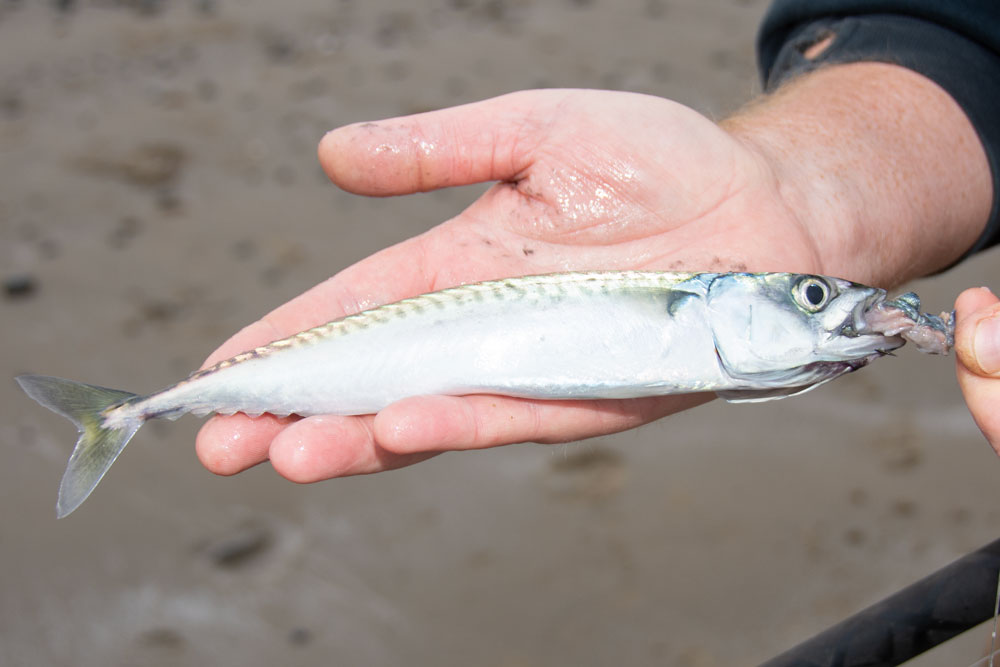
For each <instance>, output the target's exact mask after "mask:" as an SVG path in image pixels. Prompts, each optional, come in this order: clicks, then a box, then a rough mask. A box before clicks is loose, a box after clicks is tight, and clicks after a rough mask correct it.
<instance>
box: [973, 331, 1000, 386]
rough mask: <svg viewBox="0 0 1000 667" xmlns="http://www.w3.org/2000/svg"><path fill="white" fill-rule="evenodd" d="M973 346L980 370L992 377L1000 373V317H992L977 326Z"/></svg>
mask: <svg viewBox="0 0 1000 667" xmlns="http://www.w3.org/2000/svg"><path fill="white" fill-rule="evenodd" d="M972 344H973V345H974V347H975V351H976V361H977V362H979V367H980V368H982V369H983V370H984V371H985V372H987V373H989V374H991V375H992V374H993V373H996V372H998V371H1000V317H990V318H987V319H985V320H983V321H981V322H980V323H979V324H977V325H976V335H975V337H974V339H973V341H972Z"/></svg>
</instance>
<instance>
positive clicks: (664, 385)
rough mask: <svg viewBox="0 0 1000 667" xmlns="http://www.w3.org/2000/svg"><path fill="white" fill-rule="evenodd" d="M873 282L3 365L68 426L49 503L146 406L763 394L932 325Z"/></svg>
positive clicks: (737, 289) (911, 298) (825, 376)
mask: <svg viewBox="0 0 1000 667" xmlns="http://www.w3.org/2000/svg"><path fill="white" fill-rule="evenodd" d="M886 297H887V294H886V292H885V290H883V289H879V288H874V287H868V286H865V285H860V284H857V283H852V282H850V281H847V280H842V279H839V278H831V277H826V276H818V275H805V274H793V273H679V272H657V271H598V272H572V273H555V274H544V275H535V276H521V277H514V278H507V279H501V280H491V281H486V282H479V283H473V284H466V285H460V286H457V287H451V288H448V289H443V290H440V291H437V292H431V293H428V294H422V295H419V296H414V297H411V298H407V299H403V300H401V301H397V302H395V303H390V304H386V305H381V306H378V307H375V308H371V309H369V310H365V311H363V312H359V313H357V314H353V315H348V316H346V317H342V318H340V319H336V320H333V321H331V322H327V323H326V324H322V325H320V326H317V327H313V328H311V329H307V330H305V331H301V332H299V333H296V334H294V335H292V336H289V337H287V338H283V339H281V340H276V341H274V342H272V343H269V344H267V345H263V346H260V347H257V348H255V349H252V350H249V351H246V352H244V353H242V354H238V355H236V356H234V357H232V358H230V359H227V360H225V361H220V362H219V363H217V364H215V365H214V366H212V367H210V368H205V369H202V370H198V371H195V372H193V373H192V374H190V375H189V376H188V377H187V378H185V379H183V380H181V381H179V382H177V383H175V384H173V385H171V386H169V387H167V388H165V389H162V390H160V391H156V392H153V393H151V394H147V395H137V394H133V393H130V392H126V391H121V390H118V389H109V388H106V387H100V386H95V385H89V384H83V383H79V382H75V381H72V380H66V379H62V378H55V377H49V376H43V375H21V376H18V377H17V378H16V380H17V382H18V383H19V384H20V386H21V388H22V389H23V390H24V391H25V392H26V393H27V394H28V396H30V397H31V398H33V399H34V400H36V401H37V402H38V403H40V404H42V405H43V406H45V407H47V408H49V409H51V410H53V411H54V412H56V413H58V414H60V415H62V416H64V417H66V418H68V419H69V420H70V421H72V422H73V423H74V424H75V425H76V427H77V430H78V431H79V439H78V440H77V444H76V447H75V449H74V450H73V453H72V455H71V456H70V459H69V463H68V465H67V467H66V472H65V474H64V475H63V478H62V482H61V483H60V487H59V497H58V502H57V505H56V513H57V516H58V517H60V518H61V517H64V516H66V515H68V514H69V513H71V512H72V511H73V510H75V509H76V508H77V507H79V506H80V504H81V503H82V502H83V501H84V500H85V499H86V498H87V497H88V496H89V495H90V493H91V492H92V491H93V490H94V488H95V487H96V486H97V484H98V482H100V480H101V479H102V478H103V477H104V475H105V473H106V472H107V471H108V469H109V468H110V467H111V465H112V464H113V463H114V461H115V460H116V459H117V458H118V456H119V454H121V452H122V450H123V449H124V448H125V446H126V445H127V444H128V442H129V441H130V440H131V439H132V437H133V436H134V435H135V433H136V432H137V431H138V430H139V428H140V427H141V426H142V425H143V424H144V423H146V422H147V421H149V420H150V419H157V418H165V419H170V420H174V419H177V418H178V417H180V416H181V415H183V414H186V413H191V414H194V415H198V416H205V415H208V414H223V415H228V414H234V413H237V412H242V413H245V414H247V415H250V416H258V415H261V414H263V413H270V414H273V415H278V416H286V415H291V414H295V415H301V416H309V415H320V414H334V415H361V414H373V413H376V412H378V411H379V410H381V409H382V408H384V407H386V406H387V405H389V404H391V403H393V402H395V401H398V400H400V399H403V398H406V397H409V396H417V395H427V394H446V395H469V394H500V395H505V396H517V397H524V398H532V399H543V400H545V399H621V398H636V397H642V396H659V395H667V394H681V393H693V392H715V393H716V394H717V395H718V396H720V397H722V398H724V399H726V400H729V401H733V402H755V401H765V400H774V399H779V398H784V397H786V396H793V395H796V394H800V393H802V392H805V391H808V390H811V389H814V388H816V387H818V386H820V385H822V384H824V383H826V382H829V381H831V380H833V379H835V378H837V377H840V376H841V375H844V374H845V373H849V372H852V371H855V370H857V369H859V368H861V367H863V366H866V365H867V364H869V363H870V362H871V361H873V360H874V359H877V358H879V357H882V356H885V355H887V354H889V353H891V352H892V350H895V349H896V348H898V347H900V346H902V345H903V344H904V343H905V342H906V338H905V336H906V335H907V334H909V335H910V337H911V339H912V338H913V337H914V335H915V334H916V333H919V332H921V331H924V330H934V329H935V327H938V328H941V329H947V326H948V322H945V321H944V320H940V319H939V320H937V321H936V320H933V319H927V316H922V315H921V314H920V312H919V305H920V304H919V299H917V298H916V295H904V297H901V298H902V299H903V300H902V301H898V302H891V301H887V300H886ZM869 317H871V318H872V320H873V321H874V322H876V323H877V325H873V324H872V323H870V322H869V321H868V318H869ZM921 317H923V318H924V319H921ZM953 324H954V323H953V321H952V323H951V325H952V327H953ZM936 333H937V334H940V335H932V336H929V337H926V338H927V340H928V341H931V342H929V343H927V345H926V347H927V348H929V349H928V350H927V351H934V352H941V351H942V347H946V345H945V346H942V345H941V344H940V343H941V340H940V339H941V336H945V334H944V333H942V332H936ZM945 337H946V336H945ZM917 338H919V336H917ZM943 351H945V352H946V351H947V350H946V349H945V350H943Z"/></svg>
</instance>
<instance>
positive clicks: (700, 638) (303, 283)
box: [0, 0, 1000, 667]
mask: <svg viewBox="0 0 1000 667" xmlns="http://www.w3.org/2000/svg"><path fill="white" fill-rule="evenodd" d="M62 5H69V6H70V9H69V10H68V11H61V10H60V9H59V7H60V6H62ZM765 5H766V3H765V2H764V1H763V0H756V1H755V0H743V1H737V0H733V1H726V2H723V1H722V0H714V1H712V2H700V1H697V0H670V1H667V0H634V1H630V2H615V3H612V2H610V1H609V0H574V1H570V0H560V1H559V2H553V3H541V2H537V1H533V0H506V1H504V0H491V1H480V0H451V1H450V2H445V1H444V0H441V1H439V2H419V3H403V2H398V1H396V2H392V1H390V0H379V1H377V2H373V1H368V2H349V1H346V0H345V1H342V2H320V1H319V0H303V1H301V2H294V3H273V2H264V1H258V2H241V3H236V2H232V1H229V2H227V1H224V0H219V1H212V0H200V1H195V0H191V1H189V2H175V3H158V2H155V1H152V0H150V1H147V2H140V1H135V2H122V3H113V2H97V1H95V2H91V3H85V2H81V3H16V2H4V3H0V54H2V57H0V175H2V180H3V187H2V188H0V279H2V280H3V281H4V292H3V294H2V296H0V328H2V340H3V345H4V353H3V355H2V357H0V377H4V378H8V380H7V381H4V382H0V448H2V452H3V461H4V465H3V467H2V469H0V494H2V499H3V502H2V503H0V572H3V575H2V581H3V589H2V591H3V594H2V597H0V664H4V665H40V664H45V665H82V666H88V665H95V666H96V665H101V666H105V665H137V664H142V665H153V666H160V665H163V666H166V665H205V664H216V665H228V664H234V665H235V664H242V665H271V664H285V665H313V664H345V665H362V664H363V665H401V664H406V665H470V664H471V665H497V666H503V667H514V666H517V667H528V666H534V665H568V664H573V665H608V664H629V665H643V664H659V665H678V666H681V667H708V666H713V665H744V664H754V663H757V662H759V661H761V660H763V659H766V658H768V657H770V656H772V655H774V654H776V653H778V652H780V651H782V650H784V649H785V648H787V647H789V646H791V645H793V644H795V643H797V642H798V641H801V640H803V639H805V638H806V637H807V636H809V635H810V634H812V633H813V632H815V631H818V630H820V629H822V628H824V627H826V626H827V625H829V624H831V623H833V622H835V621H838V620H840V619H841V618H843V617H844V616H846V615H848V614H850V613H851V612H853V611H854V610H856V609H859V608H860V607H862V606H864V605H866V604H868V603H871V602H873V601H875V600H877V599H879V598H881V597H883V596H884V595H886V594H888V593H891V592H893V591H895V590H897V589H898V588H900V587H902V586H904V585H905V584H907V583H909V582H911V581H913V580H915V579H917V578H918V577H920V576H922V575H924V574H926V573H928V572H930V571H932V570H933V569H936V568H937V567H940V566H942V565H944V564H945V563H947V562H949V561H950V560H952V559H953V558H955V557H957V556H959V555H961V554H962V553H965V552H966V551H969V550H971V549H974V548H976V547H978V546H980V545H981V544H983V543H985V542H988V541H990V540H992V539H994V538H996V537H997V534H996V531H997V528H996V527H997V526H998V525H1000V503H998V500H1000V484H997V483H996V480H997V477H998V475H1000V461H998V460H997V459H996V457H995V456H994V455H993V454H992V452H991V451H990V449H989V448H988V446H987V445H986V444H985V442H984V441H983V439H982V437H981V436H980V434H979V433H978V431H977V430H976V428H975V426H974V424H973V422H972V420H971V418H969V417H968V415H967V413H966V411H965V408H964V405H963V404H962V401H961V397H960V395H959V393H958V390H957V387H956V385H955V380H954V377H953V370H952V363H953V362H952V360H951V359H945V360H942V359H939V358H930V357H924V356H922V355H918V354H916V353H914V352H912V351H911V350H903V351H902V352H901V353H900V354H899V356H898V357H896V358H892V359H886V360H883V361H880V362H879V363H878V364H876V365H875V366H873V367H872V368H869V369H866V370H865V371H863V372H861V373H857V374H855V375H853V376H851V377H848V378H845V379H843V380H838V381H837V382H836V383H833V384H832V385H830V386H829V387H825V388H823V389H822V390H819V391H816V392H813V393H811V394H809V395H806V396H803V397H800V398H796V399H793V400H790V401H781V402H776V403H771V404H766V405H755V406H730V405H725V404H722V403H720V402H716V403H714V404H711V405H708V406H706V407H703V408H699V409H696V410H693V411H690V412H688V413H685V414H682V415H678V416H675V417H672V418H670V419H667V420H664V421H661V422H659V423H656V424H653V425H650V426H648V427H645V428H643V429H640V430H638V431H634V432H630V433H625V434H622V435H619V436H616V437H608V438H599V439H595V440H590V441H586V442H582V443H576V444H572V445H560V446H538V445H521V446H515V447H507V448H502V449H500V450H495V451H488V452H475V453H468V454H464V455H457V454H451V455H446V456H441V457H438V458H436V459H434V460H432V461H429V462H426V463H423V464H420V465H418V466H415V467H412V468H410V469H407V470H402V471H397V472H393V473H390V474H384V475H376V476H371V477H363V478H355V479H345V480H338V481H332V482H326V483H321V484H316V485H312V486H296V485H293V484H291V483H289V482H286V481H284V480H282V479H281V478H279V477H278V476H277V475H276V474H274V472H273V471H272V470H271V469H270V468H269V466H267V465H263V466H259V467H258V468H256V469H254V470H253V471H250V472H248V473H246V474H243V475H239V476H237V477H233V478H219V477H215V476H213V475H211V474H210V473H208V472H206V471H205V470H204V469H203V468H201V467H200V465H199V464H198V462H197V460H196V458H195V456H194V451H193V447H192V442H193V437H194V434H195V432H196V429H197V427H198V424H199V422H198V420H195V419H193V418H186V419H184V420H181V421H179V422H177V423H166V424H164V423H152V424H150V425H149V426H148V427H147V428H145V429H143V431H142V433H141V434H140V435H139V436H138V437H137V438H136V440H135V442H134V444H133V445H132V446H131V447H130V448H129V450H128V452H127V453H126V454H125V455H124V456H123V457H122V459H121V460H120V461H119V462H118V463H117V464H116V465H115V467H114V470H113V472H112V473H111V474H110V475H109V476H108V478H107V479H106V480H105V481H104V482H103V483H102V485H101V486H100V488H99V489H98V490H97V492H96V493H95V494H94V496H93V497H92V498H91V499H90V500H89V501H88V502H87V503H86V504H85V505H84V506H83V507H82V508H81V509H80V510H79V511H78V512H76V513H75V514H74V515H72V516H71V517H70V518H68V519H66V520H64V521H58V522H57V521H56V520H55V518H54V510H53V506H54V503H55V494H56V488H57V485H58V481H59V478H60V476H61V475H62V471H63V468H64V465H65V460H66V457H67V456H68V454H69V452H70V449H71V445H72V442H73V440H74V437H73V432H72V427H71V426H70V425H69V424H68V423H66V422H64V421H63V420H61V419H60V418H58V417H56V416H55V415H52V414H50V413H48V412H46V411H44V410H43V409H41V408H40V407H38V406H37V405H35V404H34V403H32V402H31V401H30V400H29V399H27V398H26V397H25V396H23V395H22V394H21V393H20V392H19V391H18V390H17V389H16V387H15V385H14V383H13V381H12V380H10V378H11V377H12V376H13V375H15V374H17V373H21V372H29V371H30V372H39V373H46V374H52V375H58V376H64V377H69V378H74V379H79V380H83V381H87V382H93V383H96V384H102V385H105V386H111V387H121V388H124V389H129V390H133V391H141V392H145V391H150V390H153V389H156V388H159V387H161V386H163V385H165V384H168V383H170V382H172V381H174V380H176V379H178V378H179V377H181V376H183V375H184V374H186V373H187V372H188V371H190V370H192V369H193V368H196V367H197V366H198V365H199V364H200V363H201V361H202V359H203V358H204V357H205V356H206V355H207V354H208V352H210V351H211V350H212V349H214V348H215V347H216V346H217V345H218V344H219V343H220V342H221V341H222V340H224V339H225V338H226V337H227V336H228V335H229V334H231V333H232V332H234V331H235V330H237V329H238V328H239V327H241V326H243V325H245V324H247V323H249V322H251V321H253V320H254V319H256V318H258V317H259V316H260V315H262V314H263V313H265V312H267V311H268V310H270V309H272V308H273V307H275V306H277V305H279V304H280V303H282V302H283V301H285V300H286V299H288V298H290V297H292V296H294V295H295V294H298V293H299V292H301V291H303V290H304V289H306V288H308V287H310V286H312V285H313V284H315V283H317V282H319V281H321V280H323V279H324V278H326V277H327V276H329V275H331V274H332V273H335V272H336V271H338V270H340V269H341V268H344V267H345V266H347V265H349V264H351V263H352V262H354V261H356V260H358V259H361V258H362V257H364V256H366V255H368V254H370V253H371V252H373V251H375V250H377V249H379V248H382V247H384V246H386V245H388V244H391V243H394V242H396V241H399V240H402V239H404V238H407V237H409V236H412V235H413V234H416V233H419V232H421V231H423V230H425V229H427V228H428V227H430V226H431V225H433V224H435V223H437V222H440V221H442V220H445V219H447V218H449V217H450V216H452V215H454V214H456V213H457V212H458V211H460V210H461V209H462V208H463V207H464V206H466V205H467V204H468V203H469V202H470V201H472V199H474V198H475V196H476V195H477V193H478V192H480V191H481V188H461V189H455V190H448V191H441V192H436V193H431V194H426V195H420V196H415V197H407V198H404V199H386V200H369V199H365V198H361V197H356V196H352V195H348V194H346V193H343V192H340V191H338V190H337V189H336V188H334V187H333V186H331V185H329V184H328V183H327V182H326V181H325V178H324V177H323V175H322V173H321V172H320V170H319V168H318V166H317V164H316V160H315V144H316V142H317V141H318V139H319V138H320V137H321V136H322V134H323V133H324V132H325V131H326V130H328V129H330V128H332V127H335V126H338V125H342V124H345V123H349V122H354V121H359V120H371V119H377V118H383V117H387V116H394V115H399V114H404V113H410V112H415V111H422V110H427V109H433V108H438V107H443V106H450V105H454V104H460V103H463V102H468V101H473V100H477V99H482V98H486V97H490V96H493V95H497V94H501V93H504V92H508V91H512V90H518V89H523V88H530V87H538V86H561V87H572V86H578V87H591V88H617V89H625V90H633V91H640V92H648V93H651V94H656V95H661V96H665V97H670V98H673V99H676V100H678V101H680V102H683V103H685V104H688V105H690V106H693V107H694V108H696V109H698V110H699V111H702V112H704V113H706V114H708V115H709V116H711V117H713V118H720V117H722V116H724V115H725V114H726V113H727V112H729V111H731V110H733V109H734V108H736V107H738V106H739V105H740V104H741V103H742V102H744V101H746V100H747V99H748V98H749V97H750V96H751V95H752V93H753V91H754V90H756V88H757V85H756V83H755V81H756V79H755V74H754V68H753V54H752V41H753V34H754V31H755V29H756V25H757V22H758V20H759V17H760V15H761V13H762V12H763V11H764V9H765ZM995 266H996V254H995V253H987V254H985V255H982V256H980V257H978V258H976V259H974V260H973V261H970V262H968V263H966V264H964V265H963V266H961V267H959V268H957V269H955V270H952V271H950V272H948V273H946V274H944V275H942V276H939V277H936V278H934V279H932V280H927V281H922V282H920V283H919V284H916V285H913V286H912V287H913V288H914V289H915V290H916V291H918V292H919V293H920V294H921V296H922V297H923V298H924V300H925V303H926V305H927V306H928V307H929V309H931V310H934V309H937V310H941V309H944V308H947V307H949V304H950V303H951V302H952V300H953V299H954V297H955V295H956V294H957V293H958V292H959V291H960V290H961V289H962V288H963V287H966V286H970V285H981V284H989V285H993V286H997V285H1000V271H998V270H997V269H996V268H995ZM987 641H988V631H987V630H985V629H979V630H977V631H975V632H974V633H970V634H969V636H967V637H965V638H963V639H961V640H958V641H956V642H952V644H951V645H949V646H948V647H947V648H946V649H945V652H943V653H940V654H938V655H936V656H928V657H927V658H926V659H925V660H924V661H923V662H922V663H921V664H928V665H930V664H958V665H964V664H971V663H972V662H973V661H974V660H975V659H977V658H978V657H979V656H980V655H981V654H982V649H983V646H984V645H985V643H986V642H987Z"/></svg>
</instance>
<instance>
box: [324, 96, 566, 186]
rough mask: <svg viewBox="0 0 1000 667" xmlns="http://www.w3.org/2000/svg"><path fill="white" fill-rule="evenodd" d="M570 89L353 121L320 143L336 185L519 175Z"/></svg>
mask: <svg viewBox="0 0 1000 667" xmlns="http://www.w3.org/2000/svg"><path fill="white" fill-rule="evenodd" d="M569 94H570V93H568V92H567V91H551V90H547V91H525V92H519V93H512V94H510V95H504V96H502V97H495V98H493V99H489V100H484V101H482V102H475V103H473V104H465V105H462V106H458V107H452V108H449V109H441V110H440V111H430V112H427V113H421V114H416V115H413V116H403V117H400V118H391V119H388V120H381V121H377V122H369V123H357V124H354V125H347V126H345V127H341V128H338V129H336V130H332V131H331V132H328V133H327V134H326V136H324V137H323V139H322V140H321V141H320V143H319V150H318V153H319V161H320V164H321V165H322V167H323V170H324V171H325V172H326V173H327V175H328V176H329V177H330V180H332V181H333V182H334V183H335V184H337V185H338V186H340V187H341V188H343V189H344V190H347V191H348V192H354V193H357V194H363V195H375V196H387V195H401V194H408V193H411V192H426V191H428V190H434V189H436V188H442V187H448V186H452V185H469V184H471V183H481V182H484V181H503V180H515V179H517V178H518V177H519V175H520V174H521V173H522V172H523V171H524V170H525V169H527V167H528V166H529V164H530V160H531V155H532V151H533V150H534V148H535V147H536V146H537V145H538V143H539V142H540V140H541V138H542V135H543V134H544V128H540V127H539V123H538V119H544V118H551V117H552V116H551V115H550V114H549V113H548V111H549V110H551V109H552V108H553V106H554V105H557V104H559V103H560V102H561V101H563V100H564V99H565V98H566V97H567V95H569Z"/></svg>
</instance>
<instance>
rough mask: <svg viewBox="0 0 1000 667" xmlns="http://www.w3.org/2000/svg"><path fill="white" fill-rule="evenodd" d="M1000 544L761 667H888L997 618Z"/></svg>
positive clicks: (961, 560)
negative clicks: (994, 608) (996, 598)
mask: <svg viewBox="0 0 1000 667" xmlns="http://www.w3.org/2000/svg"><path fill="white" fill-rule="evenodd" d="M998 574H1000V540H996V541H994V542H991V543H989V544H987V545H986V546H984V547H982V548H980V549H977V550H976V551H973V552H972V553H970V554H967V555H965V556H962V557H961V558H959V559H958V560H956V561H955V562H953V563H951V564H950V565H947V566H945V567H943V568H941V569H940V570H938V571H937V572H935V573H933V574H931V575H930V576H928V577H925V578H923V579H921V580H920V581H917V582H916V583H914V584H911V585H910V586H907V587H906V588H904V589H902V590H901V591H899V592H897V593H894V594H893V595H890V596H889V597H887V598H885V599H884V600H882V601H881V602H878V603H876V604H874V605H872V606H871V607H868V608H867V609H865V610H863V611H861V612H858V613H857V614H855V615H854V616H851V617H850V618H848V619H846V620H844V621H841V622H840V623H838V624H837V625H834V626H833V627H831V628H829V629H827V630H825V631H823V632H821V633H819V634H818V635H816V636H815V637H813V638H812V639H808V640H806V641H805V642H803V643H801V644H799V645H798V646H796V647H794V648H792V649H790V650H788V651H786V652H785V653H782V654H781V655H779V656H777V657H776V658H773V659H771V660H769V661H767V662H765V663H763V665H762V666H761V667H792V666H793V665H794V666H795V667H862V666H864V667H889V666H890V665H899V664H901V663H903V662H906V661H907V660H909V659H911V658H913V657H915V656H918V655H920V654H921V653H923V652H925V651H929V650H930V649H932V648H934V647H935V646H937V645H938V644H941V643H943V642H946V641H948V640H949V639H951V638H952V637H954V636H956V635H959V634H961V633H963V632H965V631H966V630H968V629H969V628H972V627H973V626H976V625H979V624H980V623H982V622H983V621H985V620H987V619H989V618H992V617H993V605H994V602H995V597H996V590H997V576H998Z"/></svg>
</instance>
